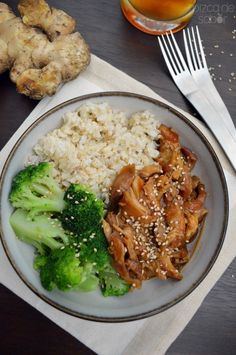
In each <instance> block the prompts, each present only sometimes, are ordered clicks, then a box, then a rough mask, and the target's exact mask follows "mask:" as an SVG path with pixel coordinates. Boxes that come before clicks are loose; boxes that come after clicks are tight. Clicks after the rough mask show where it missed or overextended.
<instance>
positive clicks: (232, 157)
mask: <svg viewBox="0 0 236 355" xmlns="http://www.w3.org/2000/svg"><path fill="white" fill-rule="evenodd" d="M187 98H188V100H189V101H190V102H191V104H192V105H193V106H194V107H195V109H196V110H197V111H198V112H199V113H200V115H201V116H202V118H203V120H204V121H205V122H206V124H207V126H208V127H209V128H210V130H211V132H212V133H213V134H214V136H215V138H216V139H217V141H218V142H219V144H220V145H221V147H222V149H223V150H224V152H225V154H226V156H227V157H228V159H229V161H230V163H231V165H232V167H233V168H234V171H236V139H235V138H234V136H233V135H232V134H231V132H230V131H229V130H228V128H227V127H226V126H225V125H224V123H222V121H221V120H219V119H217V113H216V111H215V110H214V108H213V107H212V106H211V105H210V104H209V102H208V100H207V99H206V98H205V96H204V95H203V94H202V93H201V92H200V91H194V92H192V93H190V94H188V95H187Z"/></svg>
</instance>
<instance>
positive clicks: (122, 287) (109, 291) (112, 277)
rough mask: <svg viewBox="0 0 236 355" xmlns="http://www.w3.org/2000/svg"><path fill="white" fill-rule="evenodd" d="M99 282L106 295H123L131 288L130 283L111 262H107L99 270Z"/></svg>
mask: <svg viewBox="0 0 236 355" xmlns="http://www.w3.org/2000/svg"><path fill="white" fill-rule="evenodd" d="M99 282H100V286H101V290H102V294H103V296H105V297H108V296H123V295H125V294H126V293H127V292H129V290H130V285H129V284H128V283H127V282H126V281H124V280H123V279H122V278H121V277H120V276H119V274H118V273H117V272H116V271H115V269H114V268H113V267H112V265H111V262H107V264H105V265H104V267H103V269H102V270H100V271H99Z"/></svg>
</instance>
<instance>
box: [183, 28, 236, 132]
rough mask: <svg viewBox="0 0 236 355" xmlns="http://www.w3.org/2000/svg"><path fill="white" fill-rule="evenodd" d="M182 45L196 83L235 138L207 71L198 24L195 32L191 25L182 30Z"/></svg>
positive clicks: (230, 119)
mask: <svg viewBox="0 0 236 355" xmlns="http://www.w3.org/2000/svg"><path fill="white" fill-rule="evenodd" d="M183 36H184V46H185V51H186V56H187V62H188V67H189V70H190V73H191V74H192V76H193V78H194V80H195V81H196V83H197V85H198V86H199V87H200V88H201V91H203V92H204V95H205V96H206V98H207V100H208V101H209V102H210V103H211V105H213V107H214V108H215V110H216V111H217V112H218V114H219V115H220V116H221V118H222V119H223V121H224V124H225V125H226V127H227V128H228V129H229V130H230V131H231V133H232V134H233V135H234V137H235V138H236V129H235V126H234V123H233V121H232V118H231V117H230V114H229V112H228V110H227V108H226V106H225V104H224V102H223V100H222V98H221V96H220V95H219V93H218V91H217V89H216V87H215V85H214V83H213V81H212V79H211V76H210V73H209V71H208V67H207V62H206V58H205V54H204V50H203V46H202V41H201V37H200V33H199V29H198V26H196V34H195V31H194V28H193V27H191V31H190V29H189V28H187V30H186V31H185V30H184V31H183Z"/></svg>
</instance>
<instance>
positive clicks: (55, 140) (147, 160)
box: [30, 103, 158, 201]
mask: <svg viewBox="0 0 236 355" xmlns="http://www.w3.org/2000/svg"><path fill="white" fill-rule="evenodd" d="M157 126H158V122H157V119H156V118H155V117H154V116H153V114H151V113H150V112H148V111H144V112H137V113H134V114H132V115H131V116H130V117H128V116H127V114H126V113H125V112H121V111H117V110H114V109H113V108H111V107H110V106H109V105H108V104H107V103H101V104H94V103H87V104H84V105H82V106H81V107H79V109H78V110H77V111H74V112H68V113H66V114H65V115H64V117H63V124H62V126H61V127H60V128H58V129H55V130H54V131H52V132H50V133H48V134H47V135H46V136H44V137H42V138H41V139H40V140H39V141H38V142H37V144H36V145H35V146H34V149H33V151H34V154H33V156H32V157H31V159H30V160H31V162H33V163H38V162H40V161H50V162H53V163H54V167H55V169H54V170H55V178H56V180H57V181H58V182H59V183H60V184H61V185H62V186H65V187H67V186H68V185H69V184H70V183H81V184H85V185H87V186H89V187H90V188H91V189H92V190H93V191H94V192H95V193H96V194H97V195H98V196H99V197H102V198H103V199H105V200H106V201H107V200H108V191H109V187H110V185H111V184H112V181H113V179H114V177H115V175H116V174H117V172H118V171H119V170H120V169H121V168H122V167H123V166H125V165H127V164H135V165H136V167H137V168H138V169H139V168H142V167H143V166H145V165H149V164H152V163H153V158H155V157H157V155H158V150H157V146H156V142H155V140H156V139H157V138H158V130H157Z"/></svg>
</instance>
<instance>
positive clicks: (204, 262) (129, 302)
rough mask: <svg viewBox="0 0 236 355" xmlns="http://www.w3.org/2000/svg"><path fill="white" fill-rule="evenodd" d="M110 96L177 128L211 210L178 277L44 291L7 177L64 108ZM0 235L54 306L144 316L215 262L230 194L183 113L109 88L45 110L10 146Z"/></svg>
mask: <svg viewBox="0 0 236 355" xmlns="http://www.w3.org/2000/svg"><path fill="white" fill-rule="evenodd" d="M88 101H89V102H96V103H98V102H100V103H101V102H108V103H109V104H110V105H111V106H112V107H114V108H116V109H120V110H122V111H125V112H127V113H132V112H136V111H142V110H150V111H152V112H153V113H154V114H155V115H156V116H157V118H158V120H159V121H160V122H161V123H164V124H166V125H167V126H171V127H172V128H173V129H174V130H176V131H177V132H178V133H179V135H180V139H181V143H182V144H183V145H185V146H187V147H188V148H190V149H191V150H193V151H194V152H195V153H196V154H197V156H198V163H197V166H196V168H195V169H194V172H195V174H196V175H198V176H199V177H200V178H201V180H202V181H203V182H204V183H205V185H206V190H207V192H208V198H207V202H206V207H207V209H208V211H209V213H208V216H207V218H206V221H205V226H204V231H203V233H202V235H201V238H200V240H198V242H197V245H195V246H192V247H195V251H194V253H193V256H192V257H191V260H190V262H189V263H188V264H187V265H186V266H185V267H184V270H183V276H184V277H183V280H182V281H173V280H168V281H164V282H163V281H160V280H157V279H153V280H150V281H145V282H144V283H143V286H142V289H141V290H137V291H134V292H132V293H129V294H127V295H125V296H123V297H120V298H119V297H117V298H116V297H110V298H104V297H103V296H102V295H101V293H100V291H96V292H92V293H81V292H68V293H63V292H59V291H53V292H47V291H46V290H44V289H43V287H42V286H41V284H40V280H39V275H38V273H37V272H36V271H34V269H33V267H32V264H33V259H34V251H33V248H32V247H31V246H29V245H26V244H24V243H23V242H21V241H19V240H18V239H17V238H16V237H15V235H14V232H13V231H12V229H11V226H10V224H9V216H10V214H11V213H12V207H11V206H10V203H9V201H8V195H9V192H10V187H11V181H12V178H13V177H14V176H15V174H16V173H17V172H18V171H19V170H21V169H22V168H23V167H24V161H25V159H26V157H27V156H28V155H29V154H30V151H31V149H32V147H33V146H34V145H35V143H36V142H37V140H38V139H39V138H40V137H41V136H43V135H44V134H46V133H47V132H49V131H51V130H53V129H55V128H56V127H59V126H60V124H61V117H62V115H63V114H64V113H65V112H68V111H73V110H75V109H77V108H78V107H79V106H80V105H81V104H83V103H85V102H88ZM0 182H1V195H0V201H1V214H0V215H1V235H2V243H3V246H4V249H5V251H6V254H7V256H8V258H9V260H10V262H11V264H12V266H13V267H14V269H15V271H16V272H17V274H18V275H19V276H20V278H21V279H22V280H23V281H24V282H25V284H26V285H27V286H28V287H29V288H30V289H31V290H32V291H34V292H35V293H36V294H37V295H38V296H39V297H41V298H42V299H44V300H45V301H46V302H47V303H49V304H51V305H52V306H54V307H56V308H58V309H60V310H61V311H64V312H66V313H69V314H72V315H75V316H77V317H80V318H85V319H90V320H97V321H104V322H120V321H130V320H136V319H141V318H145V317H148V316H151V315H154V314H156V313H159V312H161V311H163V310H166V309H168V308H170V307H171V306H173V305H174V304H176V303H177V302H179V301H181V300H182V299H183V298H185V297H186V296H187V295H188V294H189V293H191V292H192V291H193V290H194V289H195V288H196V287H197V286H198V285H199V284H200V282H201V281H202V280H203V279H204V277H205V276H206V275H207V273H208V272H209V270H210V269H211V267H212V266H213V264H214V262H215V260H216V258H217V256H218V254H219V252H220V249H221V247H222V244H223V240H224V235H225V231H226V227H227V221H228V195H227V186H226V182H225V178H224V174H223V171H222V168H221V165H220V163H219V160H218V158H217V156H216V154H215V152H214V150H213V148H212V147H211V146H210V144H209V142H208V141H207V139H206V138H205V137H204V136H203V134H202V133H201V132H200V131H199V130H198V129H197V127H195V126H194V125H193V124H192V123H191V122H190V121H189V120H188V119H187V118H185V117H184V116H183V115H181V114H180V113H178V112H177V111H175V110H173V109H172V108H170V107H168V106H167V105H165V104H163V103H161V102H158V101H157V100H154V99H150V98H147V97H144V96H140V95H135V94H128V93H121V92H107V93H99V94H92V95H87V96H82V97H78V98H75V99H73V100H70V101H67V102H65V103H63V104H61V105H59V106H57V107H55V108H54V109H52V110H50V111H48V112H47V113H45V114H44V115H43V116H41V117H40V118H38V119H37V121H36V122H35V123H34V124H32V125H31V127H29V128H28V129H27V130H26V131H25V133H24V134H23V135H22V136H21V137H20V139H19V140H18V142H17V143H16V144H15V146H14V148H13V149H12V151H11V153H10V155H9V157H8V159H7V161H6V163H5V166H4V169H3V172H2V176H1V181H0Z"/></svg>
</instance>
